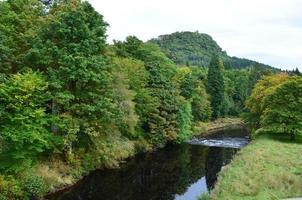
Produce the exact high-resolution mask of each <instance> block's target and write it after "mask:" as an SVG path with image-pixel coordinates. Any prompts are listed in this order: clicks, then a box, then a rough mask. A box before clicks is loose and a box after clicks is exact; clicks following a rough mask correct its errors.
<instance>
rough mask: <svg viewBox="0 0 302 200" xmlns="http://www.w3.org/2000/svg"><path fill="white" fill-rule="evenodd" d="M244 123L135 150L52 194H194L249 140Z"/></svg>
mask: <svg viewBox="0 0 302 200" xmlns="http://www.w3.org/2000/svg"><path fill="white" fill-rule="evenodd" d="M248 135H249V134H248V131H247V130H246V129H243V128H236V129H234V128H233V129H227V130H222V131H217V132H216V133H213V134H212V135H211V136H208V137H206V138H194V139H192V140H190V141H188V142H187V143H184V144H179V145H168V146H167V147H165V148H163V149H161V150H158V151H155V152H150V153H146V154H141V155H137V156H136V157H135V158H133V159H130V160H129V161H128V162H127V163H125V164H122V165H121V168H119V169H108V170H97V171H94V172H92V173H91V174H90V175H89V176H87V177H85V178H84V179H83V180H81V181H80V182H78V183H77V184H76V185H75V186H73V187H71V188H70V189H68V190H65V191H59V192H57V193H55V194H52V195H50V196H49V197H48V198H47V199H50V200H196V199H198V196H200V195H201V194H202V193H206V192H208V191H209V190H210V189H212V188H213V187H214V184H215V182H216V180H217V173H218V172H219V171H220V170H221V169H222V168H223V166H225V165H227V164H228V163H229V162H230V161H231V160H232V157H233V156H234V155H235V154H236V152H237V151H238V149H239V148H241V147H243V146H245V145H246V144H247V143H248V141H249V138H248Z"/></svg>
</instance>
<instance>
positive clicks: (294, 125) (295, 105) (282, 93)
mask: <svg viewBox="0 0 302 200" xmlns="http://www.w3.org/2000/svg"><path fill="white" fill-rule="evenodd" d="M301 105H302V78H298V77H291V78H289V79H288V80H286V81H285V82H283V83H282V84H280V85H279V86H277V87H276V88H275V89H274V90H273V91H272V92H271V93H270V94H268V95H267V96H265V97H264V100H263V108H264V111H263V114H262V115H261V120H260V124H261V127H262V128H263V129H265V130H269V131H271V132H275V133H286V134H290V135H291V137H292V138H294V137H295V136H296V135H302V106H301Z"/></svg>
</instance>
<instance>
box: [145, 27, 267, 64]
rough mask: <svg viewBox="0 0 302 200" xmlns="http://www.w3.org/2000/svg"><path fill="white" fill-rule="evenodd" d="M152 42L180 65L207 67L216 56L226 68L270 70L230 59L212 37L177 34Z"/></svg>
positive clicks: (198, 34)
mask: <svg viewBox="0 0 302 200" xmlns="http://www.w3.org/2000/svg"><path fill="white" fill-rule="evenodd" d="M150 42H152V43H155V44H158V45H159V46H160V48H161V50H162V51H163V52H164V53H165V54H166V55H167V57H168V58H170V59H171V60H173V61H174V62H175V63H176V64H179V65H196V66H199V67H207V66H208V65H209V64H210V62H211V59H212V57H213V56H214V55H219V56H220V57H221V59H222V60H223V62H224V63H225V66H226V68H228V69H229V68H247V67H250V66H251V65H259V66H261V67H263V68H268V69H270V68H271V67H270V66H268V65H264V64H261V63H258V62H255V61H251V60H248V59H242V58H237V57H230V56H228V55H227V53H226V52H225V51H222V49H221V47H220V46H219V45H218V44H217V43H216V42H215V41H214V40H213V39H212V37H211V36H209V35H207V34H204V33H199V32H197V31H196V32H189V31H185V32H175V33H172V34H169V35H161V36H159V37H158V38H156V39H152V40H150Z"/></svg>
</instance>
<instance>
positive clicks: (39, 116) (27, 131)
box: [0, 72, 55, 171]
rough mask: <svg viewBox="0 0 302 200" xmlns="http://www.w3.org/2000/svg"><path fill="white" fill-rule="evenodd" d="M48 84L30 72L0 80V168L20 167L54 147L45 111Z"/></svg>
mask: <svg viewBox="0 0 302 200" xmlns="http://www.w3.org/2000/svg"><path fill="white" fill-rule="evenodd" d="M47 87H48V84H47V82H46V81H45V80H44V78H43V77H42V76H41V75H40V74H38V73H34V72H26V73H23V74H16V75H13V76H11V77H9V78H8V79H7V80H6V81H5V82H3V83H1V84H0V101H1V104H0V120H1V126H0V132H1V137H0V142H1V148H0V152H1V155H0V158H1V166H0V169H1V170H4V169H5V170H9V171H20V170H23V169H24V168H26V167H29V166H30V165H31V164H32V162H33V161H35V160H36V159H37V156H38V155H40V154H41V153H43V152H45V151H46V150H51V149H53V148H54V146H53V141H54V139H55V138H54V137H53V136H52V134H51V133H50V131H49V127H50V122H51V117H50V116H49V115H48V114H47V113H46V112H45V103H46V102H47V101H49V99H50V95H49V93H48V92H47Z"/></svg>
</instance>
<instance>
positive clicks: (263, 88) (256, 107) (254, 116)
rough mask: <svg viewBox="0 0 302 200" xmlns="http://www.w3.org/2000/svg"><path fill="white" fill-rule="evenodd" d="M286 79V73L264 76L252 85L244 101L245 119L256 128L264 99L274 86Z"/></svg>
mask: <svg viewBox="0 0 302 200" xmlns="http://www.w3.org/2000/svg"><path fill="white" fill-rule="evenodd" d="M287 79H288V75H286V74H277V75H271V76H266V77H264V78H263V79H261V80H260V81H259V82H258V83H257V84H256V85H255V87H254V89H253V91H252V94H251V96H250V97H249V98H248V99H247V101H246V107H247V109H248V110H249V113H248V114H247V116H246V117H247V119H248V121H249V123H250V124H251V125H252V126H253V127H254V128H256V129H258V128H260V118H261V115H262V114H263V111H264V110H265V107H264V99H265V97H266V96H269V95H270V94H271V93H272V92H273V91H274V89H275V88H276V87H278V86H279V85H280V84H282V83H283V82H284V81H286V80H287Z"/></svg>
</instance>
